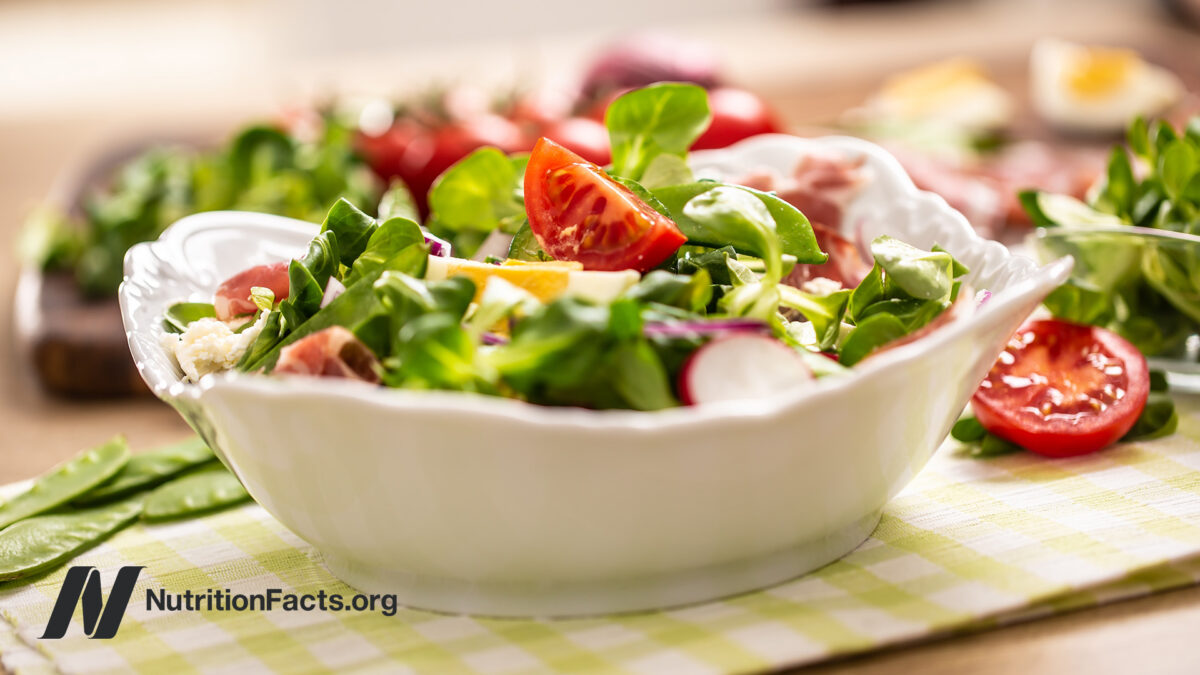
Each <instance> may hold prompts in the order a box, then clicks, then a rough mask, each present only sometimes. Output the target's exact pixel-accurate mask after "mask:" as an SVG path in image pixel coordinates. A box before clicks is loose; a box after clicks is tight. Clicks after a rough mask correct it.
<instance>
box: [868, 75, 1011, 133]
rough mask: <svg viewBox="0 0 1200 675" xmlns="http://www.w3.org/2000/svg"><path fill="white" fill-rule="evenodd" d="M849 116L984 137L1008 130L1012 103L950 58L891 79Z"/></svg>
mask: <svg viewBox="0 0 1200 675" xmlns="http://www.w3.org/2000/svg"><path fill="white" fill-rule="evenodd" d="M852 112H853V115H852V117H853V118H856V120H861V121H870V122H875V123H889V124H906V125H921V126H929V127H933V128H949V129H955V130H959V131H963V132H966V133H969V134H986V133H991V132H996V131H1000V130H1002V129H1004V128H1005V127H1007V126H1008V124H1009V123H1010V122H1011V121H1012V115H1013V103H1012V99H1011V97H1010V96H1009V95H1008V92H1007V91H1005V90H1004V89H1003V88H1002V87H1000V86H999V85H997V84H996V83H995V82H993V81H992V80H991V79H989V78H988V76H987V74H986V73H985V72H984V69H983V67H982V66H980V65H979V64H978V63H976V62H975V61H972V60H970V59H965V58H953V59H947V60H945V61H938V62H936V63H931V64H927V65H924V66H921V67H919V68H914V69H912V70H908V71H904V72H902V73H898V74H896V75H893V76H892V77H890V78H888V80H887V81H886V82H885V83H884V85H883V87H881V88H880V90H879V91H878V92H877V93H876V94H875V95H874V96H872V97H871V99H870V100H868V101H867V102H866V104H865V105H863V106H862V107H861V108H858V109H856V110H854V111H852Z"/></svg>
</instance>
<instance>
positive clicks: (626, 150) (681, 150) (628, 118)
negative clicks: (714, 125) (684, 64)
mask: <svg viewBox="0 0 1200 675" xmlns="http://www.w3.org/2000/svg"><path fill="white" fill-rule="evenodd" d="M711 120H712V113H711V112H710V111H709V108H708V95H707V94H706V93H705V91H704V89H702V88H701V87H698V86H696V85H694V84H680V83H662V84H653V85H650V86H648V87H643V88H641V89H635V90H633V91H631V92H629V93H627V94H624V95H622V96H621V97H619V98H617V99H616V100H615V101H613V102H612V104H611V105H609V106H608V110H607V112H606V113H605V115H604V125H605V126H606V127H608V137H609V142H610V144H611V146H612V159H613V162H612V166H613V172H614V173H616V174H617V175H619V176H623V177H625V178H629V179H632V180H641V178H642V176H643V175H645V173H646V171H647V169H648V168H649V167H650V165H651V163H652V162H654V160H655V158H657V157H659V156H660V155H673V156H675V157H678V158H680V159H684V158H686V157H687V151H688V148H690V147H691V146H692V143H694V142H695V141H696V139H697V138H699V137H700V134H702V133H704V130H705V129H707V128H708V124H709V122H710V121H711ZM660 166H661V165H660Z"/></svg>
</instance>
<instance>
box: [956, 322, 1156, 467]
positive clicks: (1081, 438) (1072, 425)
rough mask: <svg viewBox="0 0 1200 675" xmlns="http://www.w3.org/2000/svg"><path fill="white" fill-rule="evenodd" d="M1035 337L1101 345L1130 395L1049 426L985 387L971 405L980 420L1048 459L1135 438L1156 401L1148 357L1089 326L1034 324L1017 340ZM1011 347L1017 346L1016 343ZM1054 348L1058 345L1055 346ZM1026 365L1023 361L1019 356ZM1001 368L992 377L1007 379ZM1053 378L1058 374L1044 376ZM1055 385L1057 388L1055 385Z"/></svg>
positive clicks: (1000, 394) (1037, 341) (999, 433)
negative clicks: (1145, 413) (1128, 436)
mask: <svg viewBox="0 0 1200 675" xmlns="http://www.w3.org/2000/svg"><path fill="white" fill-rule="evenodd" d="M1028 333H1033V335H1034V336H1035V337H1034V341H1035V343H1044V342H1045V341H1046V340H1047V339H1048V338H1047V336H1054V337H1053V339H1055V340H1057V341H1059V344H1061V343H1067V344H1070V345H1074V346H1082V345H1087V344H1093V343H1094V344H1098V345H1099V346H1100V347H1101V349H1103V350H1104V351H1105V352H1106V353H1107V355H1110V356H1112V357H1116V358H1117V359H1120V360H1121V361H1122V362H1123V364H1122V365H1123V371H1124V373H1125V375H1124V377H1125V383H1124V389H1125V395H1124V397H1123V398H1121V399H1119V400H1117V401H1115V402H1112V403H1110V404H1109V407H1108V408H1107V409H1106V410H1105V411H1104V412H1103V413H1102V414H1100V415H1093V416H1090V417H1087V418H1083V419H1080V420H1075V421H1073V422H1066V421H1048V420H1044V419H1042V418H1039V417H1037V416H1036V415H1035V414H1034V413H1031V412H1029V411H1024V410H1020V409H1018V407H1017V406H1014V405H1013V401H1012V400H1011V398H1006V397H1005V396H1004V391H1003V390H1001V391H996V392H993V391H990V390H988V389H985V388H983V387H981V388H980V389H979V391H977V392H976V393H975V396H974V397H973V398H972V399H971V408H972V409H973V410H974V412H975V417H976V418H977V419H978V420H979V423H980V424H982V425H983V427H984V428H985V429H987V430H988V431H989V432H991V433H993V434H995V435H997V436H999V437H1001V438H1003V439H1005V440H1008V441H1011V442H1013V443H1016V444H1017V445H1020V446H1021V447H1023V448H1025V449H1026V450H1029V451H1031V452H1035V453H1037V454H1039V455H1044V456H1046V457H1074V456H1077V455H1086V454H1089V453H1092V452H1096V451H1097V450H1101V449H1103V448H1106V447H1108V446H1110V445H1112V444H1113V443H1116V442H1117V441H1119V440H1120V439H1121V437H1122V436H1124V435H1125V434H1126V433H1128V432H1129V430H1130V429H1131V428H1133V425H1134V424H1135V423H1136V422H1137V419H1138V417H1140V416H1141V414H1142V410H1143V409H1145V407H1146V400H1147V399H1148V398H1149V396H1150V374H1149V367H1148V366H1147V364H1146V357H1145V356H1143V355H1142V353H1141V352H1139V351H1138V350H1137V348H1136V347H1134V346H1133V345H1132V344H1130V343H1129V342H1128V341H1126V340H1125V339H1124V338H1122V337H1121V336H1119V335H1117V334H1115V333H1113V332H1111V331H1108V330H1105V329H1103V328H1099V327H1096V326H1085V325H1080V324H1074V323H1070V322H1067V321H1060V320H1057V319H1045V320H1039V321H1032V322H1030V323H1027V324H1026V325H1025V326H1023V327H1022V328H1021V329H1020V330H1019V331H1017V334H1016V336H1014V340H1017V339H1020V337H1021V336H1022V335H1025V334H1028ZM1010 344H1011V343H1010ZM1052 348H1053V345H1052ZM1017 359H1018V360H1019V359H1020V356H1017ZM1001 365H1002V364H1001V362H999V361H998V362H997V365H996V366H995V367H994V368H993V370H992V372H991V373H989V375H988V379H989V380H991V379H992V377H993V375H1000V374H1003V373H1004V372H1006V371H1004V370H1003V369H1001ZM997 369H1001V370H999V371H998V370H997ZM1039 374H1041V375H1046V376H1047V377H1053V376H1054V375H1055V373H1039ZM1052 383H1053V382H1052Z"/></svg>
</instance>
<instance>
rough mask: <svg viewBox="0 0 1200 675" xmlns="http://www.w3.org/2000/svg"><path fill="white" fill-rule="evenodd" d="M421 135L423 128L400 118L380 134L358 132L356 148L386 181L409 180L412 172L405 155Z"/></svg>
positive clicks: (374, 170) (355, 142)
mask: <svg viewBox="0 0 1200 675" xmlns="http://www.w3.org/2000/svg"><path fill="white" fill-rule="evenodd" d="M421 135H422V132H421V128H420V127H419V126H418V125H417V124H416V123H414V122H411V121H405V120H400V121H397V122H396V123H395V124H393V125H392V126H391V128H389V129H388V130H387V131H385V132H383V133H382V134H380V135H378V136H371V135H369V134H365V133H363V132H361V131H360V132H358V134H357V135H356V136H355V139H354V148H355V150H357V151H358V154H359V155H361V156H362V158H363V160H365V161H366V163H367V166H369V167H371V170H372V171H373V172H375V175H377V176H379V177H380V178H381V179H383V180H384V181H389V180H391V179H393V178H399V179H401V180H405V181H406V182H407V180H406V175H409V174H410V172H409V171H408V169H407V166H406V164H405V161H404V156H405V153H406V152H407V151H408V147H409V146H410V145H411V144H412V143H413V141H414V140H416V139H417V138H418V137H419V136H421Z"/></svg>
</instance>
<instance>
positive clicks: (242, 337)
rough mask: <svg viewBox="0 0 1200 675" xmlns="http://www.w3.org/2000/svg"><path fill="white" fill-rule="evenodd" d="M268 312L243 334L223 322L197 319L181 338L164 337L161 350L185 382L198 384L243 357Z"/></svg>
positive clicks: (169, 335) (173, 336)
mask: <svg viewBox="0 0 1200 675" xmlns="http://www.w3.org/2000/svg"><path fill="white" fill-rule="evenodd" d="M266 317H267V312H262V313H261V316H260V317H259V319H258V321H256V322H255V323H254V325H253V326H250V327H248V328H247V329H246V330H244V331H242V332H240V333H235V332H233V331H234V329H233V328H232V327H230V325H229V324H227V323H225V322H224V321H220V320H217V319H213V318H203V319H197V320H196V321H193V322H191V323H190V324H188V327H187V329H186V330H184V331H183V333H182V334H179V335H174V334H171V333H168V334H166V335H164V336H163V348H164V349H166V350H167V352H168V353H170V354H172V355H173V356H174V357H175V360H176V361H178V362H179V367H180V368H181V369H182V370H183V374H184V379H186V380H188V381H191V382H197V381H199V380H200V378H201V377H203V376H205V375H207V374H209V373H215V372H219V371H222V370H228V369H229V368H232V367H234V366H235V365H237V362H238V361H239V360H241V358H242V354H244V353H246V350H247V349H248V348H249V347H250V345H251V343H253V342H254V340H255V338H257V337H258V334H259V333H260V332H261V331H262V328H263V324H264V322H265V320H266Z"/></svg>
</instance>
